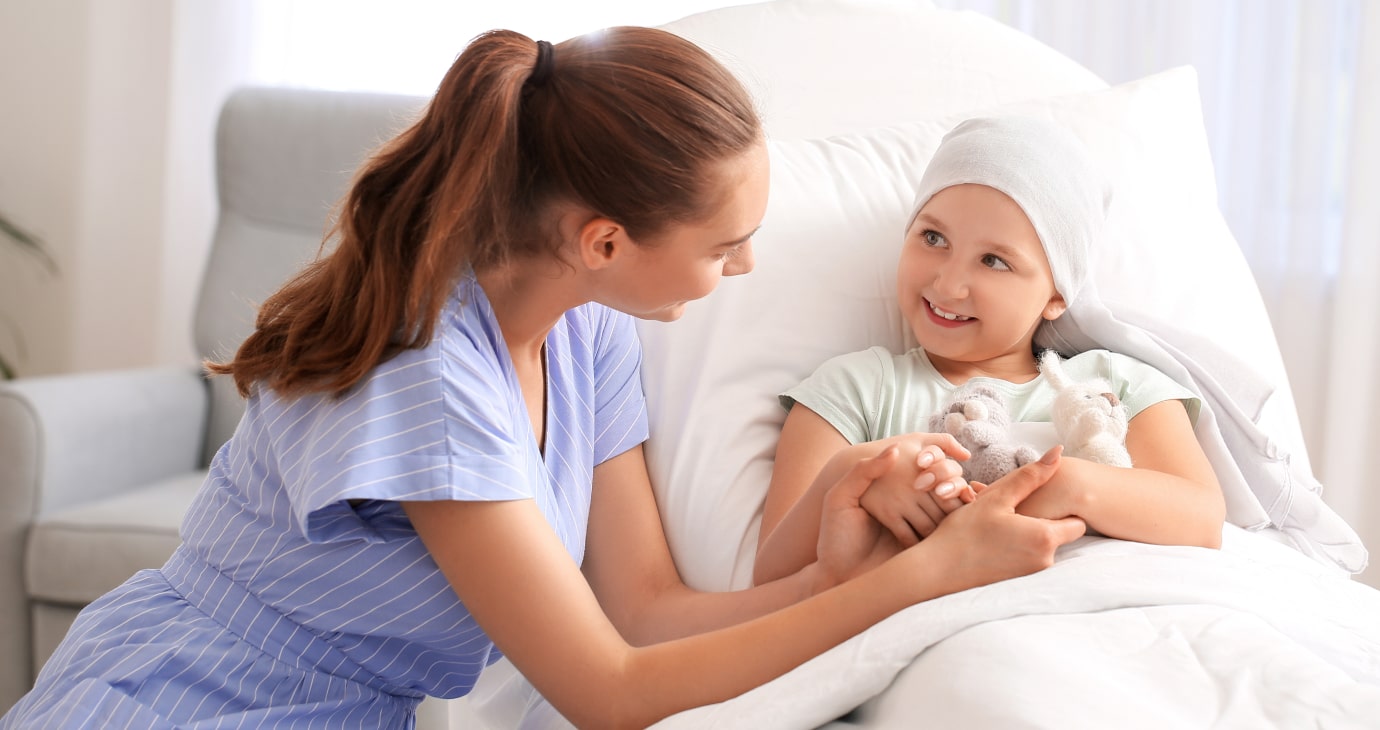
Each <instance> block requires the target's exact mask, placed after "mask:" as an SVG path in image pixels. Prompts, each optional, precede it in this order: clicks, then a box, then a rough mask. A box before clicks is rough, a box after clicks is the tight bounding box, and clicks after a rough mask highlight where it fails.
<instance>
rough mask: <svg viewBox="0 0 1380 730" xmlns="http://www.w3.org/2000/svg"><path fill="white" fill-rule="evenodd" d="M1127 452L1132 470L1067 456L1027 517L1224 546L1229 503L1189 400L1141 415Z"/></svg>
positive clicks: (1026, 508) (1152, 539) (1166, 541)
mask: <svg viewBox="0 0 1380 730" xmlns="http://www.w3.org/2000/svg"><path fill="white" fill-rule="evenodd" d="M1126 450H1127V451H1128V452H1129V453H1130V455H1131V463H1132V464H1133V467H1132V468H1130V469H1125V468H1121V467H1115V466H1107V465H1104V464H1097V463H1093V462H1090V461H1084V460H1081V459H1066V460H1065V463H1064V466H1063V467H1062V468H1061V469H1060V470H1059V474H1058V475H1056V476H1055V478H1054V479H1053V480H1051V481H1050V483H1049V485H1048V486H1047V487H1046V488H1044V489H1041V490H1040V491H1039V492H1038V493H1036V494H1035V495H1034V496H1033V497H1031V499H1030V500H1029V502H1028V503H1026V504H1022V505H1021V506H1020V508H1019V509H1020V511H1021V513H1023V514H1029V515H1034V516H1039V517H1049V518H1054V517H1063V516H1066V515H1077V516H1079V517H1082V518H1083V519H1084V520H1085V521H1086V522H1087V523H1088V527H1089V528H1091V529H1094V530H1097V531H1098V532H1100V533H1102V534H1104V535H1107V536H1108V537H1117V538H1121V539H1125V540H1135V541H1137V542H1146V543H1155V544H1161V545H1196V546H1201V547H1210V548H1217V547H1221V544H1222V522H1223V520H1224V519H1225V518H1226V503H1225V501H1224V499H1223V497H1222V489H1221V487H1220V486H1219V485H1218V483H1217V477H1216V475H1215V474H1214V473H1213V471H1212V465H1211V464H1210V463H1209V462H1208V459H1207V456H1206V455H1205V454H1204V453H1203V449H1202V446H1200V445H1199V443H1198V439H1197V437H1195V436H1194V434H1193V424H1192V423H1191V422H1190V421H1189V418H1188V412H1187V410H1186V409H1185V408H1184V405H1183V403H1182V402H1181V401H1178V400H1168V401H1162V402H1160V403H1156V404H1155V405H1152V406H1150V407H1149V408H1146V409H1145V410H1143V411H1141V412H1140V413H1139V414H1137V415H1136V417H1135V418H1133V419H1131V422H1130V425H1129V428H1128V430H1127V434H1126Z"/></svg>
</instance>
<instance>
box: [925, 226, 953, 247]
mask: <svg viewBox="0 0 1380 730" xmlns="http://www.w3.org/2000/svg"><path fill="white" fill-rule="evenodd" d="M923 235H924V236H925V245H927V246H933V247H935V248H938V247H940V246H943V245H945V244H946V243H947V242H946V241H945V240H944V236H943V234H941V233H939V231H934V230H929V231H925V233H924V234H923Z"/></svg>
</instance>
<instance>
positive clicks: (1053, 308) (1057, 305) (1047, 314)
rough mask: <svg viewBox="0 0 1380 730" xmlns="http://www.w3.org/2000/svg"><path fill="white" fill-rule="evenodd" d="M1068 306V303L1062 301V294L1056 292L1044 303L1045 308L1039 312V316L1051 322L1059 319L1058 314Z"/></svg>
mask: <svg viewBox="0 0 1380 730" xmlns="http://www.w3.org/2000/svg"><path fill="white" fill-rule="evenodd" d="M1068 308H1069V307H1068V305H1067V304H1065V303H1064V295H1063V294H1058V293H1056V294H1055V295H1054V296H1052V297H1050V299H1049V303H1048V304H1046V305H1045V309H1044V311H1043V312H1041V313H1040V316H1042V317H1044V318H1045V319H1047V320H1050V321H1051V322H1052V321H1054V320H1056V319H1059V316H1060V315H1062V314H1063V313H1064V312H1066V311H1068Z"/></svg>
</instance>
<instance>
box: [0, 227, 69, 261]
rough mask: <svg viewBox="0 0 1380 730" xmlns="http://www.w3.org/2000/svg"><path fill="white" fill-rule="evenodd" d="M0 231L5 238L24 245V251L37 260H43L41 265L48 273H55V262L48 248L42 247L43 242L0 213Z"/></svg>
mask: <svg viewBox="0 0 1380 730" xmlns="http://www.w3.org/2000/svg"><path fill="white" fill-rule="evenodd" d="M0 233H3V234H5V236H6V237H7V238H9V239H10V240H12V241H14V242H15V243H18V244H19V245H20V246H22V247H24V250H25V251H28V252H29V253H30V254H32V255H33V256H34V257H35V258H37V259H38V260H39V261H41V262H43V266H44V267H45V268H47V269H48V271H49V272H50V273H54V274H55V273H57V262H56V261H54V260H53V257H52V255H50V254H49V253H48V249H46V248H44V247H43V242H42V241H41V240H39V238H38V237H37V236H35V235H33V234H32V233H29V232H28V231H25V230H24V229H23V228H20V227H19V226H16V225H15V224H13V223H11V222H10V221H9V219H8V218H6V217H5V216H4V215H3V214H0Z"/></svg>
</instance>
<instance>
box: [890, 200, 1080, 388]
mask: <svg viewBox="0 0 1380 730" xmlns="http://www.w3.org/2000/svg"><path fill="white" fill-rule="evenodd" d="M897 293H898V296H899V303H900V307H901V313H902V314H903V315H904V316H905V318H906V321H907V322H909V323H910V327H911V331H912V332H913V333H914V334H915V339H916V341H918V342H919V343H920V346H921V347H923V348H924V349H925V351H926V352H927V353H929V355H930V358H931V360H932V361H936V364H939V362H938V361H944V360H948V361H953V362H962V363H970V364H979V365H986V366H987V367H985V368H984V369H987V370H989V371H1000V370H1001V369H1002V368H1000V367H998V363H1000V362H1002V361H1003V360H1009V361H1010V362H1011V363H1013V364H1014V365H1015V366H1016V367H1018V368H1019V369H1020V370H1022V371H1024V370H1026V369H1028V368H1029V367H1030V366H1031V365H1030V364H1031V362H1032V355H1031V350H1030V345H1031V339H1032V338H1033V337H1034V334H1035V329H1036V327H1037V326H1038V325H1039V323H1040V321H1041V320H1042V319H1053V318H1055V317H1058V316H1059V315H1060V314H1062V313H1063V311H1064V300H1063V298H1062V297H1060V296H1059V294H1058V293H1057V292H1056V291H1055V289H1054V277H1053V274H1051V273H1050V268H1049V261H1048V259H1046V258H1045V252H1044V247H1043V246H1042V245H1041V244H1040V238H1039V236H1038V235H1037V234H1036V233H1035V228H1034V226H1032V225H1031V223H1030V220H1029V218H1027V217H1026V215H1025V211H1023V210H1021V207H1020V206H1019V205H1017V204H1016V202H1015V201H1014V200H1012V199H1011V198H1009V197H1007V196H1006V195H1005V194H1003V193H1001V192H999V191H997V190H995V189H993V188H989V187H987V186H985V185H955V186H953V187H950V188H945V189H944V190H941V191H939V192H938V193H937V194H935V195H934V197H932V198H930V200H929V202H927V203H926V204H925V207H924V208H922V209H921V210H920V213H919V215H917V216H916V219H915V221H914V222H913V223H912V224H911V227H910V230H908V231H907V232H906V241H905V245H904V247H903V248H902V250H901V259H900V265H899V268H898V271H897ZM941 369H942V368H941Z"/></svg>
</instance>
